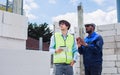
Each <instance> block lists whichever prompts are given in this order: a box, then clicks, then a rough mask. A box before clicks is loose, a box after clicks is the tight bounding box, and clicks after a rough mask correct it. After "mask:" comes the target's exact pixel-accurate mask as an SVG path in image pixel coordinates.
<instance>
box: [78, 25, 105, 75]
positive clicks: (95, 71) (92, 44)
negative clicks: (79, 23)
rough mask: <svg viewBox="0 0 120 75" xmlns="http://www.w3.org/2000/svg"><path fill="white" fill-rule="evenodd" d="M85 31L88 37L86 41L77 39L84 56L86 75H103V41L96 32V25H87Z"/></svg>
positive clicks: (80, 51) (79, 49)
mask: <svg viewBox="0 0 120 75" xmlns="http://www.w3.org/2000/svg"><path fill="white" fill-rule="evenodd" d="M85 29H86V33H88V36H87V37H86V38H85V39H84V41H83V40H82V39H81V38H80V37H79V38H77V44H78V51H79V53H80V54H82V55H83V63H84V67H85V75H101V72H102V61H103V59H102V55H103V54H102V49H103V39H102V37H101V36H100V35H99V34H97V33H96V32H95V31H94V30H95V24H93V23H91V24H85Z"/></svg>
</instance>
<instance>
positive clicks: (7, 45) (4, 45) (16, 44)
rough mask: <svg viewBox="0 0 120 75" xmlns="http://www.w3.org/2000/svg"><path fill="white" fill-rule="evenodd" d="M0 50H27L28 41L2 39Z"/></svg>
mask: <svg viewBox="0 0 120 75" xmlns="http://www.w3.org/2000/svg"><path fill="white" fill-rule="evenodd" d="M0 49H17V50H20V49H26V40H20V39H13V38H7V37H0Z"/></svg>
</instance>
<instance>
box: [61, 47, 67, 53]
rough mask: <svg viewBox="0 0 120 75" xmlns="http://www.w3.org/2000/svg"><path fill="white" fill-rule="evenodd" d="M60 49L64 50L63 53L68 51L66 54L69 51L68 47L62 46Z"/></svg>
mask: <svg viewBox="0 0 120 75" xmlns="http://www.w3.org/2000/svg"><path fill="white" fill-rule="evenodd" d="M59 48H60V49H63V51H66V52H67V51H68V47H66V46H60V47H59Z"/></svg>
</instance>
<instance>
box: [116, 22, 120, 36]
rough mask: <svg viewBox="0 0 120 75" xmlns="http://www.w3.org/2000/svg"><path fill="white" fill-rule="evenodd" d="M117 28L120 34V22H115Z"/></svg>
mask: <svg viewBox="0 0 120 75" xmlns="http://www.w3.org/2000/svg"><path fill="white" fill-rule="evenodd" d="M115 28H116V29H117V35H120V23H117V24H115Z"/></svg>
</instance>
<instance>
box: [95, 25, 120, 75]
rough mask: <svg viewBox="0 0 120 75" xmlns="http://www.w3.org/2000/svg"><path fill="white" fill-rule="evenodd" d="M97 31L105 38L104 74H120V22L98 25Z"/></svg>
mask: <svg viewBox="0 0 120 75" xmlns="http://www.w3.org/2000/svg"><path fill="white" fill-rule="evenodd" d="M96 31H97V32H98V33H99V34H101V35H102V37H103V40H104V46H103V70H102V75H120V24H119V23H116V24H109V25H101V26H97V29H96Z"/></svg>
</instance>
